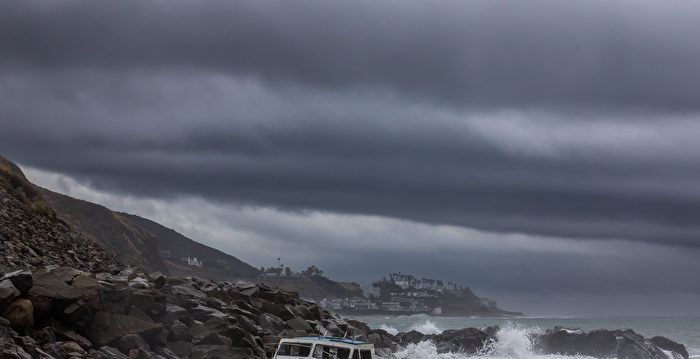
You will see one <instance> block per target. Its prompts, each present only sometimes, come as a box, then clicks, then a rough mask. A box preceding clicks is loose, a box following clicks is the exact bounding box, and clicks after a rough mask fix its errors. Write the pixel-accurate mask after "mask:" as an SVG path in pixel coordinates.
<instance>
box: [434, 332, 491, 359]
mask: <svg viewBox="0 0 700 359" xmlns="http://www.w3.org/2000/svg"><path fill="white" fill-rule="evenodd" d="M490 338H491V337H490V336H489V335H488V334H486V333H485V332H483V331H481V330H479V329H476V328H464V329H449V330H445V331H443V332H442V333H440V334H437V335H435V336H433V337H432V339H431V340H432V341H433V343H435V346H436V347H437V351H438V353H448V352H455V353H456V352H460V353H468V354H475V353H477V352H478V351H479V350H480V349H482V348H483V347H484V345H485V344H486V343H487V341H488V340H489V339H490Z"/></svg>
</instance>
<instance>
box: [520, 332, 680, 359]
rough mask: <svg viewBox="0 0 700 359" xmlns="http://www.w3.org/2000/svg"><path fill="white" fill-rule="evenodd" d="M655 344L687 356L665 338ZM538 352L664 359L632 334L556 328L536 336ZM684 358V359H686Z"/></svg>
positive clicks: (654, 347) (650, 342) (652, 345)
mask: <svg viewBox="0 0 700 359" xmlns="http://www.w3.org/2000/svg"><path fill="white" fill-rule="evenodd" d="M663 339H665V340H660V339H657V340H656V341H657V342H659V343H660V344H662V345H663V349H665V350H669V351H673V352H676V353H678V355H679V356H683V354H684V353H685V355H687V351H685V346H683V345H682V344H678V343H675V342H673V341H671V340H669V339H667V338H663ZM534 340H535V342H536V343H537V349H538V350H539V351H541V352H543V353H546V354H561V355H587V356H592V357H596V358H611V357H616V358H618V359H666V358H667V356H666V354H665V353H664V352H663V350H662V347H661V346H660V345H657V344H655V343H654V341H653V340H647V339H645V338H644V337H642V336H641V335H639V334H637V333H635V332H634V331H632V330H629V329H628V330H624V331H623V330H604V329H601V330H594V331H590V332H584V331H581V330H570V329H562V328H555V329H553V330H549V331H547V332H546V333H545V334H542V335H539V336H535V338H534ZM686 358H687V357H686Z"/></svg>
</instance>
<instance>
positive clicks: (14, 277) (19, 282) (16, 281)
mask: <svg viewBox="0 0 700 359" xmlns="http://www.w3.org/2000/svg"><path fill="white" fill-rule="evenodd" d="M2 279H3V280H9V281H10V282H12V285H13V286H14V287H15V288H17V290H19V292H20V293H21V294H22V295H25V294H27V292H29V290H30V289H32V286H33V284H34V279H33V277H32V272H31V271H30V270H29V269H21V270H18V271H14V272H10V273H7V274H5V275H4V276H3V278H2Z"/></svg>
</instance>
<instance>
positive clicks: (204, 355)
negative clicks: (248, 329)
mask: <svg viewBox="0 0 700 359" xmlns="http://www.w3.org/2000/svg"><path fill="white" fill-rule="evenodd" d="M252 357H253V351H252V350H251V349H250V348H234V347H227V346H223V345H198V346H195V347H194V348H192V357H191V358H192V359H250V358H252Z"/></svg>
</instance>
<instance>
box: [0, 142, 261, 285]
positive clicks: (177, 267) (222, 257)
mask: <svg viewBox="0 0 700 359" xmlns="http://www.w3.org/2000/svg"><path fill="white" fill-rule="evenodd" d="M0 169H2V170H4V172H6V173H9V174H11V175H12V176H10V177H11V180H12V181H14V182H16V183H14V186H15V187H17V186H19V187H21V188H23V189H24V190H23V192H25V193H29V194H30V197H31V198H30V199H29V201H30V202H31V203H30V205H35V206H38V207H41V209H43V210H51V211H53V212H54V213H55V215H56V217H57V218H59V219H60V220H61V221H63V222H65V223H66V224H67V225H69V226H70V227H71V228H72V229H74V230H76V231H77V232H80V233H81V234H82V235H84V236H85V237H87V238H88V239H90V240H92V241H94V242H95V243H97V244H98V245H99V246H100V247H101V248H103V249H105V250H106V251H107V252H109V253H113V254H115V255H117V256H118V257H119V259H120V260H121V261H122V262H124V263H125V264H128V265H132V266H135V267H139V268H143V269H146V270H148V271H152V272H156V271H158V272H163V273H165V274H174V275H177V276H199V277H204V278H210V279H216V280H232V279H237V278H250V277H255V276H257V274H258V273H259V271H258V269H257V268H255V267H253V266H251V265H249V264H247V263H245V262H243V261H241V260H240V259H238V258H236V257H235V256H233V255H230V254H227V253H224V252H222V251H220V250H217V249H214V248H211V247H209V246H207V245H204V244H202V243H199V242H197V241H195V240H193V239H190V238H188V237H186V236H184V235H182V234H180V233H178V232H176V231H175V230H172V229H170V228H167V227H165V226H163V225H161V224H159V223H157V222H155V221H152V220H149V219H146V218H143V217H140V216H137V215H134V214H129V213H124V212H117V211H113V210H111V209H109V208H107V207H105V206H102V205H100V204H96V203H92V202H89V201H86V200H82V199H77V198H73V197H71V196H68V195H65V194H61V193H57V192H54V191H51V190H49V189H46V188H43V187H40V186H37V185H35V184H33V183H31V182H30V181H29V180H28V179H27V177H26V176H25V175H24V172H22V170H21V168H20V167H19V166H18V165H16V164H15V163H14V162H12V161H10V160H8V159H7V158H5V157H3V156H0ZM163 253H170V255H165V258H164V255H163ZM187 257H192V258H194V257H197V258H199V259H200V260H201V259H202V258H206V265H204V266H202V267H198V266H193V265H189V264H188V263H187V261H186V259H187ZM183 259H184V260H183Z"/></svg>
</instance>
